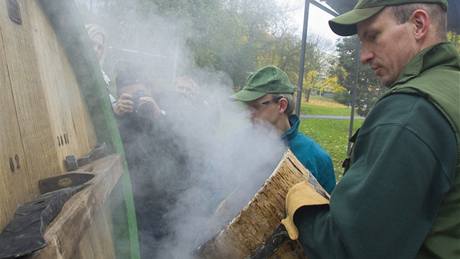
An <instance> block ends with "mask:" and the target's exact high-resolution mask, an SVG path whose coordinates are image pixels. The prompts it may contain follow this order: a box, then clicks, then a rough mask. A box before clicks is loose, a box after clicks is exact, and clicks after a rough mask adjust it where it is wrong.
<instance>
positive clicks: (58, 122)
mask: <svg viewBox="0 0 460 259" xmlns="http://www.w3.org/2000/svg"><path fill="white" fill-rule="evenodd" d="M27 5H28V7H27V12H28V14H27V16H28V17H30V21H31V22H30V24H31V26H32V33H33V39H34V43H35V49H36V53H37V61H38V70H39V71H40V75H41V79H42V83H43V89H44V91H45V96H46V103H47V106H48V111H49V114H50V118H51V127H52V128H53V130H54V136H55V139H54V140H55V145H56V149H57V150H58V159H59V160H61V161H62V160H63V159H64V158H65V156H67V155H69V154H74V155H77V156H82V155H84V154H86V153H88V151H89V150H90V149H91V148H92V147H94V146H95V144H96V143H95V142H96V140H95V133H94V129H93V127H92V123H91V121H90V117H89V114H88V112H87V109H86V106H85V104H84V102H83V98H82V96H81V94H80V90H79V85H78V83H77V79H76V77H75V73H74V71H73V69H72V67H71V65H70V63H69V60H68V58H67V55H66V53H65V51H64V49H63V47H62V46H61V44H60V42H59V41H58V39H57V36H56V33H55V32H54V30H53V28H52V26H51V24H50V22H49V20H48V19H47V17H46V16H45V15H44V13H43V11H42V10H41V7H40V6H39V5H38V3H37V2H36V1H30V2H27ZM60 136H64V140H68V142H67V141H64V143H60V142H59V141H58V140H57V138H58V137H60ZM59 143H60V144H59ZM61 165H62V164H61ZM61 169H62V170H64V168H63V167H62V168H61Z"/></svg>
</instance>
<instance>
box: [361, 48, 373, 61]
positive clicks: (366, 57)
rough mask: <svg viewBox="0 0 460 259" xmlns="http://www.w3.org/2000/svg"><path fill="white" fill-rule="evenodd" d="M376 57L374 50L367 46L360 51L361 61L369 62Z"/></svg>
mask: <svg viewBox="0 0 460 259" xmlns="http://www.w3.org/2000/svg"><path fill="white" fill-rule="evenodd" d="M373 58H374V54H373V53H372V51H369V50H368V49H366V48H364V47H363V48H361V52H360V53H359V59H360V61H361V63H363V64H367V63H369V62H370V61H371V60H372V59H373Z"/></svg>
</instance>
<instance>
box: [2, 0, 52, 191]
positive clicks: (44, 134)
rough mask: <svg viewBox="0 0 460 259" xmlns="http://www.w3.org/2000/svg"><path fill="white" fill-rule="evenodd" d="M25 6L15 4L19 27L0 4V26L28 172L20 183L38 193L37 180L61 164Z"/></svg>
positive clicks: (23, 0) (49, 173) (23, 2)
mask: <svg viewBox="0 0 460 259" xmlns="http://www.w3.org/2000/svg"><path fill="white" fill-rule="evenodd" d="M26 2H28V1H26V0H22V1H18V3H19V5H20V10H21V15H22V25H18V24H15V23H13V22H12V21H11V20H10V19H9V17H8V14H7V8H6V7H5V3H6V1H1V4H2V8H0V19H1V20H0V24H1V25H2V29H3V44H4V47H5V48H4V49H5V57H6V63H7V67H8V71H9V76H10V82H11V86H12V92H13V96H14V102H15V107H16V112H17V117H18V122H19V129H20V134H21V138H22V144H23V148H24V151H25V157H26V162H27V164H28V168H29V170H30V172H31V174H30V175H29V177H23V181H24V184H25V185H27V186H31V187H32V188H33V191H34V193H38V188H37V182H38V180H39V179H42V178H46V177H49V176H52V175H55V174H57V173H59V171H60V163H61V161H58V159H57V151H56V149H55V148H54V142H53V140H54V138H53V136H52V129H51V127H50V118H49V114H48V109H47V106H46V99H45V95H44V91H43V86H42V83H41V79H40V74H39V71H38V69H37V66H38V62H37V57H36V53H35V47H34V42H33V38H32V32H31V25H30V19H29V17H27V15H26V14H27V5H26V4H25V3H26ZM31 196H32V195H29V198H30V197H31Z"/></svg>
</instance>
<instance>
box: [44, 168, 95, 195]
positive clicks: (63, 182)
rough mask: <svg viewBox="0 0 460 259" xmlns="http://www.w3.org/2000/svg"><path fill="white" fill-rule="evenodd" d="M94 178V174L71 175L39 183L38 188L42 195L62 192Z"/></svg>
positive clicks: (47, 179)
mask: <svg viewBox="0 0 460 259" xmlns="http://www.w3.org/2000/svg"><path fill="white" fill-rule="evenodd" d="M93 178H94V174H87V173H69V174H63V175H59V176H54V177H50V178H45V179H42V180H40V181H38V188H39V190H40V193H41V194H44V193H48V192H52V191H56V190H60V189H63V188H67V187H75V186H78V185H82V184H84V183H86V182H88V181H89V180H91V179H93Z"/></svg>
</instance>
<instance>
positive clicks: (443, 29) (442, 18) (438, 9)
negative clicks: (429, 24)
mask: <svg viewBox="0 0 460 259" xmlns="http://www.w3.org/2000/svg"><path fill="white" fill-rule="evenodd" d="M417 9H423V10H425V11H426V12H428V14H429V15H430V18H431V19H432V21H433V24H434V28H435V30H436V35H437V37H438V38H439V39H441V40H446V37H447V10H446V9H445V8H444V6H443V5H441V4H421V3H416V4H403V5H394V6H391V10H392V12H393V15H394V16H395V17H396V20H397V22H398V23H399V24H402V23H405V22H407V21H408V20H409V18H410V16H411V15H412V13H413V12H414V11H415V10H417Z"/></svg>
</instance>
